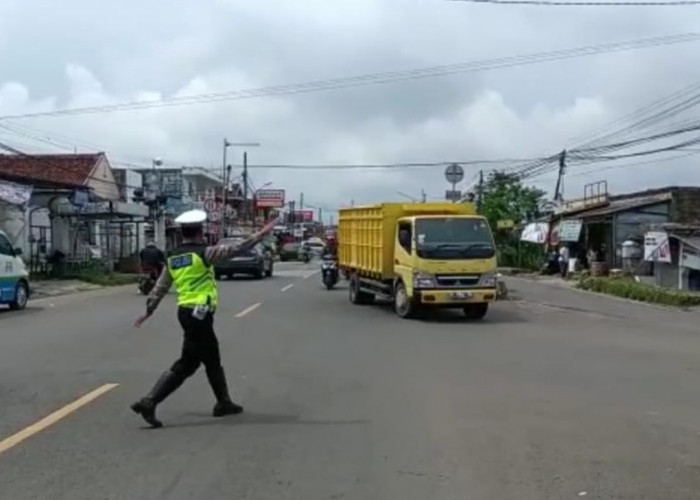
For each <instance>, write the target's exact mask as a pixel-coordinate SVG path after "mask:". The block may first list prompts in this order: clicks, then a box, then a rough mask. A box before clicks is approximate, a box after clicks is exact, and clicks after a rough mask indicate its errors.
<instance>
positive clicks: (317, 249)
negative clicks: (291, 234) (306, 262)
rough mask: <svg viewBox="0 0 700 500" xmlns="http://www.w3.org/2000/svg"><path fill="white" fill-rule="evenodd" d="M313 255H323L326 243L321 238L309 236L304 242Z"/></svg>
mask: <svg viewBox="0 0 700 500" xmlns="http://www.w3.org/2000/svg"><path fill="white" fill-rule="evenodd" d="M303 245H304V246H306V248H307V249H308V250H309V252H310V253H311V255H312V256H313V257H321V255H323V249H324V248H325V246H326V245H325V244H324V243H323V240H322V239H321V238H309V239H308V240H306V241H305V242H304V243H303Z"/></svg>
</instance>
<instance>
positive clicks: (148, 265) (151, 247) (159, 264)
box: [139, 241, 165, 279]
mask: <svg viewBox="0 0 700 500" xmlns="http://www.w3.org/2000/svg"><path fill="white" fill-rule="evenodd" d="M139 258H140V259H141V269H142V270H144V271H147V270H150V273H151V274H155V278H154V279H158V276H160V273H161V272H162V271H163V267H164V266H165V254H164V253H163V251H162V250H161V249H160V248H158V247H157V246H156V244H155V242H154V241H149V242H148V243H147V244H146V247H145V248H144V249H143V250H141V252H139Z"/></svg>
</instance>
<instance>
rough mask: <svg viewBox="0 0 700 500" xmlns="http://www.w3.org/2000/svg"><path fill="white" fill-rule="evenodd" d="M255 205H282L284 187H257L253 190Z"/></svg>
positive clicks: (280, 206) (263, 206) (276, 206)
mask: <svg viewBox="0 0 700 500" xmlns="http://www.w3.org/2000/svg"><path fill="white" fill-rule="evenodd" d="M255 206H256V207H258V208H282V207H284V189H258V190H257V191H256V192H255Z"/></svg>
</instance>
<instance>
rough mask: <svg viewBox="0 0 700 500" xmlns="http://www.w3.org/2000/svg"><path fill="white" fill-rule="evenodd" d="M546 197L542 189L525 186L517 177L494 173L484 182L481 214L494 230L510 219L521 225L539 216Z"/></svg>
mask: <svg viewBox="0 0 700 500" xmlns="http://www.w3.org/2000/svg"><path fill="white" fill-rule="evenodd" d="M544 195H545V192H544V191H542V190H541V189H537V188H534V187H528V186H524V185H523V183H522V182H521V181H520V179H519V178H518V176H516V175H513V174H508V173H506V172H492V173H491V174H490V175H489V176H488V178H487V179H486V182H484V187H483V190H482V194H481V199H482V201H481V214H482V215H484V216H485V217H486V218H487V219H488V220H489V224H491V227H493V228H495V227H496V223H497V222H498V221H499V220H506V219H510V220H512V221H514V222H515V223H516V224H520V223H521V222H524V221H527V220H532V219H534V218H536V217H537V216H538V215H539V207H540V203H541V201H542V199H543V197H544Z"/></svg>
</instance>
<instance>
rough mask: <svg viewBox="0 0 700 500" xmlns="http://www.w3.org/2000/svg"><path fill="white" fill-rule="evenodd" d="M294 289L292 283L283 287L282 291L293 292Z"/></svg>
mask: <svg viewBox="0 0 700 500" xmlns="http://www.w3.org/2000/svg"><path fill="white" fill-rule="evenodd" d="M293 287H294V285H293V284H292V283H290V284H289V285H287V286H285V287H283V288H282V290H281V291H283V292H286V291H288V290H291V289H292V288H293Z"/></svg>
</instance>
